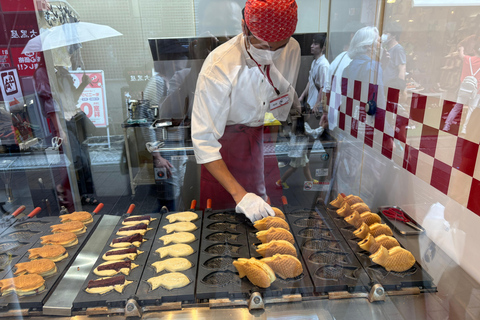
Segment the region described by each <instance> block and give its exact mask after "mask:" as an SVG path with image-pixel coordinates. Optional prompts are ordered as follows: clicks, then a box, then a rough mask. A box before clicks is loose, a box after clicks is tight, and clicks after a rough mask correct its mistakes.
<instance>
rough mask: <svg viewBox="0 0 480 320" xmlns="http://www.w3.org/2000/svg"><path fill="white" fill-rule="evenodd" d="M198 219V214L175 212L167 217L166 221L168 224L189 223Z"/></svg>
mask: <svg viewBox="0 0 480 320" xmlns="http://www.w3.org/2000/svg"><path fill="white" fill-rule="evenodd" d="M197 219H198V214H196V213H195V212H192V211H183V212H177V213H172V214H169V215H168V216H167V220H168V222H170V223H173V222H177V221H180V222H191V221H193V220H197Z"/></svg>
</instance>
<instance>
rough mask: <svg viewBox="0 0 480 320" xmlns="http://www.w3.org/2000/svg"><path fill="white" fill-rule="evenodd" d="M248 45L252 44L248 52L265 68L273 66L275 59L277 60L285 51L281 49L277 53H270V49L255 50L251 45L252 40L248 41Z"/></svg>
mask: <svg viewBox="0 0 480 320" xmlns="http://www.w3.org/2000/svg"><path fill="white" fill-rule="evenodd" d="M248 43H249V44H250V48H249V49H248V52H250V54H251V55H252V58H253V59H254V60H255V61H256V62H257V63H258V64H261V65H263V66H265V65H269V64H272V63H273V61H274V60H275V59H277V58H278V57H279V56H280V55H281V54H282V51H283V49H284V47H283V48H280V49H277V50H275V51H270V50H268V49H258V48H255V47H254V46H253V45H252V44H251V43H250V40H249V39H248Z"/></svg>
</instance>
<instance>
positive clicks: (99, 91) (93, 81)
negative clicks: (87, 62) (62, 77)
mask: <svg viewBox="0 0 480 320" xmlns="http://www.w3.org/2000/svg"><path fill="white" fill-rule="evenodd" d="M70 73H71V75H72V77H73V84H74V86H75V87H76V88H78V86H79V85H80V83H81V82H82V77H83V75H84V74H86V75H87V76H88V77H89V78H90V84H89V85H88V86H87V87H86V88H85V90H83V92H82V95H81V96H80V99H78V104H77V108H80V109H81V110H82V111H83V112H84V113H85V114H86V115H87V117H88V118H89V119H90V121H92V123H93V124H94V125H95V127H97V128H104V127H107V126H108V112H107V100H106V94H105V81H104V75H103V70H86V71H85V72H84V71H71V72H70Z"/></svg>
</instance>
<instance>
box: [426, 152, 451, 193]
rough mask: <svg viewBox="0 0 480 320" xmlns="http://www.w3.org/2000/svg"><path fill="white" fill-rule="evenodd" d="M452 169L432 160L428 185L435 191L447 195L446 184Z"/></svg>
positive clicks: (448, 181)
mask: <svg viewBox="0 0 480 320" xmlns="http://www.w3.org/2000/svg"><path fill="white" fill-rule="evenodd" d="M451 173H452V167H451V166H449V165H447V164H445V163H443V162H442V161H440V160H437V159H434V161H433V169H432V179H431V180H430V185H431V186H432V187H434V188H435V189H438V190H439V191H441V192H443V193H445V194H447V192H448V184H449V183H450V175H451Z"/></svg>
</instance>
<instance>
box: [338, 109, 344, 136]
mask: <svg viewBox="0 0 480 320" xmlns="http://www.w3.org/2000/svg"><path fill="white" fill-rule="evenodd" d="M338 127H339V128H340V129H342V130H343V131H345V113H343V112H340V117H339V118H338Z"/></svg>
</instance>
